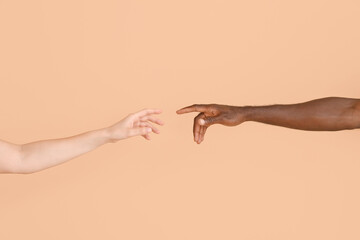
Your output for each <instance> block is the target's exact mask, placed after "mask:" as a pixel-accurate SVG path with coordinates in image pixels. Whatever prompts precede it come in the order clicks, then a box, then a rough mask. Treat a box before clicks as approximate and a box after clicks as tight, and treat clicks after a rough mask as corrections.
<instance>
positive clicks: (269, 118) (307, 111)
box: [239, 97, 360, 131]
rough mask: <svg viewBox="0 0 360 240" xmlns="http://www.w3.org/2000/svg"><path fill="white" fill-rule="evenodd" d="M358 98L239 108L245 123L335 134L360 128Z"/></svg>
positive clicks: (359, 104)
mask: <svg viewBox="0 0 360 240" xmlns="http://www.w3.org/2000/svg"><path fill="white" fill-rule="evenodd" d="M359 106H360V103H359V100H358V99H350V98H338V97H330V98H323V99H317V100H313V101H309V102H305V103H299V104H292V105H272V106H263V107H242V108H239V110H240V111H245V112H246V117H245V119H246V121H255V122H261V123H266V124H271V125H276V126H282V127H288V128H294V129H301V130H310V131H337V130H345V129H355V128H359V127H360V109H359Z"/></svg>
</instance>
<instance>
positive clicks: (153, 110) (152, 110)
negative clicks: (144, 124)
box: [131, 108, 162, 119]
mask: <svg viewBox="0 0 360 240" xmlns="http://www.w3.org/2000/svg"><path fill="white" fill-rule="evenodd" d="M161 112H162V110H161V109H156V108H147V109H144V110H141V111H139V112H136V113H133V114H131V116H132V117H133V118H134V119H136V118H142V117H145V116H147V115H152V114H160V113H161Z"/></svg>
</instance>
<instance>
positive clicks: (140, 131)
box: [129, 127, 152, 137]
mask: <svg viewBox="0 0 360 240" xmlns="http://www.w3.org/2000/svg"><path fill="white" fill-rule="evenodd" d="M151 132H152V130H151V128H148V127H142V128H133V129H131V130H130V131H129V137H134V136H141V135H146V134H148V133H151Z"/></svg>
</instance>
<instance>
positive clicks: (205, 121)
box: [176, 104, 245, 144]
mask: <svg viewBox="0 0 360 240" xmlns="http://www.w3.org/2000/svg"><path fill="white" fill-rule="evenodd" d="M241 110H242V108H241V107H234V106H228V105H218V104H194V105H191V106H188V107H184V108H182V109H180V110H177V111H176V113H177V114H184V113H191V112H200V113H199V114H198V115H197V116H196V117H195V118H194V126H193V133H194V141H195V142H196V143H198V144H200V143H201V142H202V141H204V136H205V133H206V130H207V128H208V127H210V126H211V125H213V124H222V125H225V126H236V125H239V124H241V123H243V122H244V121H245V116H244V113H243V111H241Z"/></svg>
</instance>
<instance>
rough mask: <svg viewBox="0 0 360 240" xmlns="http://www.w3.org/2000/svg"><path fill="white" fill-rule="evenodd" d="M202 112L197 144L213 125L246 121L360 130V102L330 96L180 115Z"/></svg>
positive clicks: (203, 107) (196, 129)
mask: <svg viewBox="0 0 360 240" xmlns="http://www.w3.org/2000/svg"><path fill="white" fill-rule="evenodd" d="M189 112H200V114H199V115H198V116H197V117H196V118H195V119H194V141H195V142H197V143H201V142H202V141H203V140H204V135H205V132H206V129H207V128H208V127H209V126H211V125H213V124H223V125H225V126H236V125H238V124H241V123H243V122H245V121H254V122H261V123H266V124H271V125H276V126H281V127H287V128H293V129H299V130H309V131H338V130H346V129H355V128H360V100H359V99H350V98H339V97H329V98H322V99H317V100H312V101H309V102H305V103H298V104H289V105H271V106H257V107H250V106H245V107H235V106H226V105H216V104H210V105H192V106H189V107H185V108H182V109H180V110H178V111H177V113H178V114H183V113H189Z"/></svg>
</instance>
